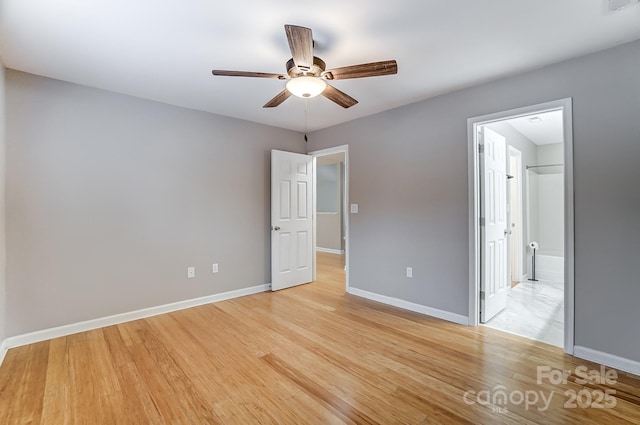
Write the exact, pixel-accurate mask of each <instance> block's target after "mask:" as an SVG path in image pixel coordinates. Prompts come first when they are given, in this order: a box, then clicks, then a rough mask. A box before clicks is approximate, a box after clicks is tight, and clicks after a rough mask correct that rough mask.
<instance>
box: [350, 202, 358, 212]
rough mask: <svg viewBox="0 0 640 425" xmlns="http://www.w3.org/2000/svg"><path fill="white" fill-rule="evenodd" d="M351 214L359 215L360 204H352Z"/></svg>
mask: <svg viewBox="0 0 640 425" xmlns="http://www.w3.org/2000/svg"><path fill="white" fill-rule="evenodd" d="M351 214H358V204H351Z"/></svg>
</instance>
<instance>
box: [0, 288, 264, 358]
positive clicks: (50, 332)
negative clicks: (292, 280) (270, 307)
mask: <svg viewBox="0 0 640 425" xmlns="http://www.w3.org/2000/svg"><path fill="white" fill-rule="evenodd" d="M269 290H271V284H265V285H258V286H252V287H249V288H243V289H237V290H235V291H228V292H223V293H221V294H214V295H207V296H206V297H200V298H193V299H190V300H185V301H178V302H175V303H170V304H164V305H160V306H157V307H150V308H143V309H141V310H135V311H130V312H128V313H121V314H115V315H113V316H107V317H101V318H98V319H92V320H87V321H84V322H78V323H72V324H70V325H64V326H58V327H55V328H49V329H44V330H41V331H35V332H30V333H26V334H22V335H16V336H12V337H9V338H7V339H5V340H4V341H3V343H2V345H1V346H0V347H2V352H0V355H2V356H3V354H2V353H3V352H6V350H8V349H9V348H14V347H20V346H22V345H27V344H34V343H36V342H40V341H46V340H49V339H52V338H59V337H61V336H67V335H71V334H75V333H78V332H86V331H90V330H93V329H98V328H103V327H105V326H112V325H117V324H120V323H125V322H130V321H132V320H138V319H144V318H146V317H151V316H157V315H159V314H165V313H171V312H173V311H178V310H184V309H186V308H191V307H197V306H199V305H204V304H211V303H216V302H219V301H225V300H230V299H233V298H239V297H244V296H246V295H253V294H258V293H260V292H266V291H269Z"/></svg>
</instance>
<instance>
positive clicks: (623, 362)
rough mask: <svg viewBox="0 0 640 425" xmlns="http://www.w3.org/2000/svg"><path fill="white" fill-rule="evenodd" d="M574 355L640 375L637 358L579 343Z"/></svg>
mask: <svg viewBox="0 0 640 425" xmlns="http://www.w3.org/2000/svg"><path fill="white" fill-rule="evenodd" d="M573 355H574V356H575V357H579V358H581V359H585V360H589V361H592V362H595V363H599V364H602V365H605V366H609V367H613V368H615V369H620V370H622V371H624V372H629V373H633V374H634V375H638V376H640V362H638V361H635V360H631V359H627V358H624V357H618V356H615V355H613V354H609V353H604V352H602V351H597V350H592V349H591V348H587V347H580V346H578V345H576V346H575V347H573Z"/></svg>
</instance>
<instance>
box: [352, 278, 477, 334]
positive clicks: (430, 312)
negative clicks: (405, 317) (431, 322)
mask: <svg viewBox="0 0 640 425" xmlns="http://www.w3.org/2000/svg"><path fill="white" fill-rule="evenodd" d="M347 292H348V293H350V294H352V295H356V296H358V297H362V298H367V299H369V300H372V301H377V302H379V303H382V304H388V305H392V306H394V307H399V308H402V309H405V310H409V311H415V312H416V313H421V314H426V315H427V316H432V317H436V318H438V319H442V320H446V321H449V322H453V323H457V324H459V325H465V326H467V325H469V318H468V317H467V316H463V315H461V314H456V313H451V312H448V311H444V310H439V309H437V308H433V307H427V306H425V305H421V304H415V303H412V302H409V301H405V300H401V299H399V298H393V297H388V296H386V295H380V294H375V293H373V292H369V291H363V290H362V289H358V288H353V287H349V288H348V289H347Z"/></svg>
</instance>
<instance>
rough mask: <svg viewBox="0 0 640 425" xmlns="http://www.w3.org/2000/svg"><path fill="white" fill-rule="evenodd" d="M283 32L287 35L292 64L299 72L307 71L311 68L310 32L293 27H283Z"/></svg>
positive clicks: (302, 28)
mask: <svg viewBox="0 0 640 425" xmlns="http://www.w3.org/2000/svg"><path fill="white" fill-rule="evenodd" d="M284 31H285V32H286V33H287V40H288V41H289V49H291V56H292V57H293V63H295V64H296V66H297V67H298V68H300V70H301V71H309V70H310V69H311V67H312V66H313V36H312V35H311V30H310V29H309V28H305V27H298V26H295V25H285V26H284Z"/></svg>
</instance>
